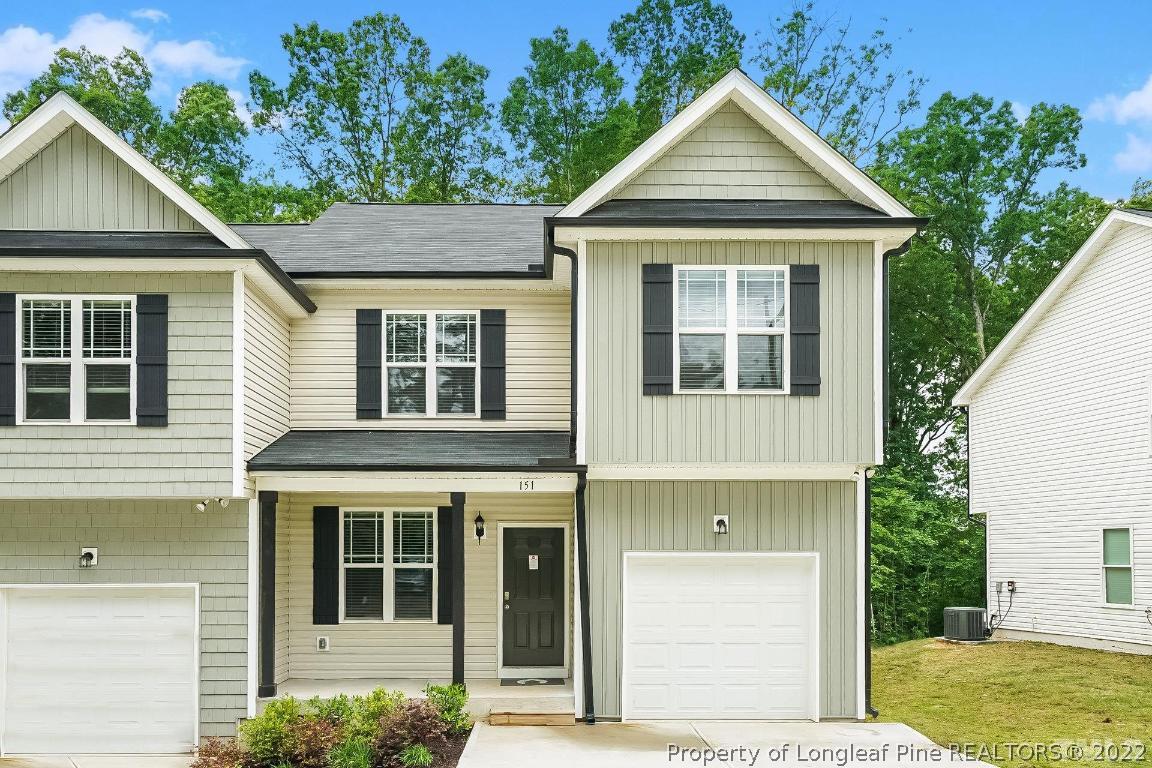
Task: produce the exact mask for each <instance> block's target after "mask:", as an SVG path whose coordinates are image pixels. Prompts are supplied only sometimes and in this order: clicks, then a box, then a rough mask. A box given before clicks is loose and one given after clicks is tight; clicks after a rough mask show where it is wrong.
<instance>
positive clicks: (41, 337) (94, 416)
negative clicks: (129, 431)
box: [18, 296, 136, 424]
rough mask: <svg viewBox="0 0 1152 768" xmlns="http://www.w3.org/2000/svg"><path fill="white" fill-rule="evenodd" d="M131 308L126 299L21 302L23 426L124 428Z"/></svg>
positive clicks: (129, 410)
mask: <svg viewBox="0 0 1152 768" xmlns="http://www.w3.org/2000/svg"><path fill="white" fill-rule="evenodd" d="M134 304H135V300H134V299H133V297H131V296H72V297H59V296H22V297H21V298H20V318H19V330H18V333H19V336H20V381H21V386H20V388H19V395H20V400H21V403H20V406H21V407H20V413H21V418H22V420H23V421H25V422H52V423H71V424H79V423H89V422H101V423H103V422H125V423H131V421H132V414H133V413H134V412H135V408H134V403H133V400H134V398H135V387H134V386H133V382H134V380H135V377H136V371H135V356H134V349H133V330H134V329H133V318H134V314H135V313H134Z"/></svg>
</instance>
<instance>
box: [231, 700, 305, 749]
mask: <svg viewBox="0 0 1152 768" xmlns="http://www.w3.org/2000/svg"><path fill="white" fill-rule="evenodd" d="M303 715H304V713H303V709H302V707H301V706H300V702H299V701H297V700H296V699H294V698H292V697H291V696H287V697H285V698H283V699H274V700H273V701H270V702H268V703H267V704H266V705H265V707H264V711H263V712H261V713H260V714H259V715H257V716H256V717H253V718H252V719H250V720H245V721H244V722H242V723H240V728H239V733H240V743H241V746H243V748H244V749H245V750H246V751H247V752H248V753H249V754H250V755H251V756H252V757H253V758H254V759H255V760H256V761H257V762H261V763H276V762H283V761H285V760H287V759H288V758H289V757H290V756H291V755H292V754H293V752H294V750H295V743H294V734H295V731H294V729H293V726H294V725H295V724H296V723H297V722H299V720H300V719H301V718H302V717H303Z"/></svg>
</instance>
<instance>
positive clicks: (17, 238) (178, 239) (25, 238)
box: [0, 229, 228, 251]
mask: <svg viewBox="0 0 1152 768" xmlns="http://www.w3.org/2000/svg"><path fill="white" fill-rule="evenodd" d="M3 248H43V249H46V250H52V249H59V248H84V249H91V250H97V251H100V250H107V251H131V250H155V249H166V250H167V249H174V250H181V249H186V248H195V249H202V248H212V249H220V250H227V248H228V246H226V245H224V243H222V242H220V241H219V240H217V239H216V236H215V235H213V234H209V233H208V232H96V231H79V230H77V231H57V230H19V229H5V230H0V249H3Z"/></svg>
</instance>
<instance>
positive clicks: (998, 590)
mask: <svg viewBox="0 0 1152 768" xmlns="http://www.w3.org/2000/svg"><path fill="white" fill-rule="evenodd" d="M1003 591H1004V582H1002V581H998V582H996V594H1000V593H1001V592H1003Z"/></svg>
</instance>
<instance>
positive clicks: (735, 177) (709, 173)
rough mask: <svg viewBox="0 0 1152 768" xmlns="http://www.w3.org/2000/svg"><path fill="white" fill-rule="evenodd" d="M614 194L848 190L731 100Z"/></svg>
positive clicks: (808, 196) (822, 196)
mask: <svg viewBox="0 0 1152 768" xmlns="http://www.w3.org/2000/svg"><path fill="white" fill-rule="evenodd" d="M613 197H614V198H616V199H626V198H663V199H675V200H684V199H709V200H718V199H732V200H736V199H743V200H749V199H751V200H843V199H845V195H844V193H842V192H841V191H840V190H838V189H836V188H835V187H834V186H832V185H831V184H830V183H829V182H828V180H827V179H825V178H824V177H823V176H821V175H820V174H819V173H817V172H816V171H815V170H813V169H812V167H811V166H810V165H808V164H807V163H805V162H804V161H803V160H801V159H800V158H799V157H798V156H797V155H796V154H795V153H794V152H793V151H792V150H790V149H788V148H787V147H785V146H784V145H783V144H781V143H780V142H779V141H777V140H776V138H775V137H773V136H772V134H770V133H768V131H766V130H765V129H764V127H763V126H762V125H760V124H759V123H757V122H756V121H755V120H753V119H752V118H751V117H749V116H748V115H747V113H745V112H744V110H742V109H740V107H738V106H736V105H735V104H733V103H731V102H729V103H727V104H725V105H724V106H722V107H720V108H719V109H718V110H716V112H715V113H713V114H712V115H711V116H710V117H708V118H707V119H705V120H704V122H703V123H701V124H700V125H699V126H698V127H697V128H696V129H695V130H693V131H691V132H690V133H688V135H687V136H685V137H684V138H683V139H681V140H680V141H679V142H677V143H676V144H675V145H674V146H672V147H671V148H670V149H669V150H668V151H667V152H665V153H664V154H663V155H661V156H660V157H659V158H657V159H656V160H654V161H653V162H652V164H651V165H649V166H648V167H647V168H646V169H644V170H643V171H641V172H640V173H639V174H638V175H637V176H636V177H635V178H634V179H632V181H630V182H629V183H628V184H627V185H626V186H625V187H624V188H623V189H621V190H620V191H619V192H617V193H616V194H615V195H613Z"/></svg>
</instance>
